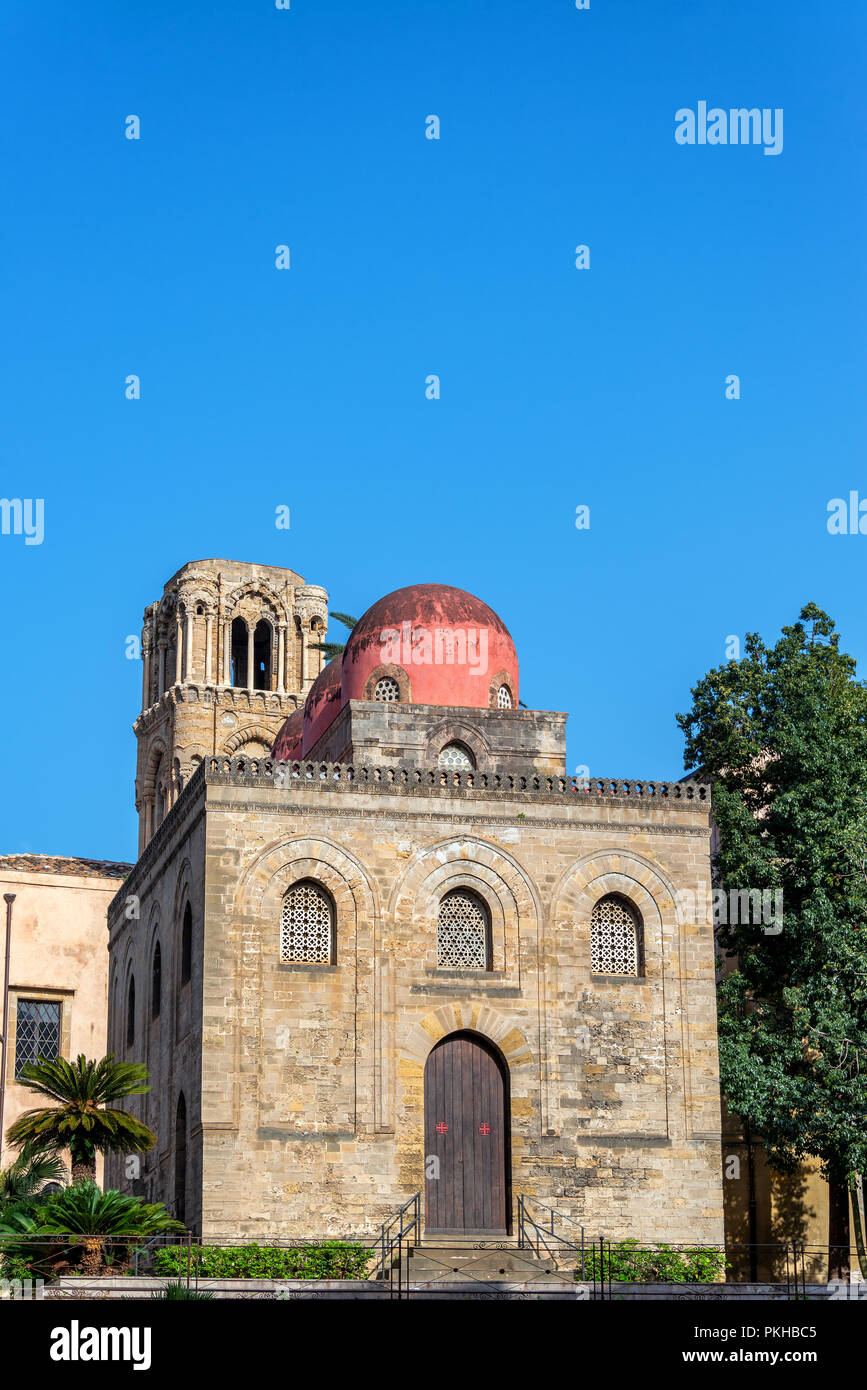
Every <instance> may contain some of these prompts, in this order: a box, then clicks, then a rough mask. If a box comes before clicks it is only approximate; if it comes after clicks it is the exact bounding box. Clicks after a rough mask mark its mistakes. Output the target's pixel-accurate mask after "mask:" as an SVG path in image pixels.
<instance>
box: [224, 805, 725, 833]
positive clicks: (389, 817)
mask: <svg viewBox="0 0 867 1390" xmlns="http://www.w3.org/2000/svg"><path fill="white" fill-rule="evenodd" d="M209 805H210V806H211V807H212V808H216V807H217V806H219V807H220V808H221V809H222V810H226V811H245V812H246V811H249V812H251V813H254V814H257V813H259V812H261V811H271V812H274V811H279V812H280V814H281V815H291V816H317V815H321V814H322V813H323V812H322V807H320V806H310V805H300V804H299V803H298V802H295V803H294V804H293V803H292V802H283V803H281V804H279V805H277V804H275V803H274V802H273V801H210V802H209ZM326 809H327V814H328V815H329V816H333V817H334V818H335V819H338V820H339V819H343V818H346V819H349V820H358V819H360V818H364V819H365V820H370V819H371V818H375V819H376V820H381V821H398V822H406V821H432V820H435V819H437V818H438V816H440V815H441V816H447V817H448V821H449V824H454V825H496V826H511V827H512V828H513V829H515V828H517V827H518V826H520V825H521V821H520V820H519V818H518V817H517V816H486V815H484V814H483V813H480V812H477V811H473V813H472V814H471V815H469V814H468V815H460V814H459V813H456V812H455V811H454V809H453V808H452V807H449V809H448V811H446V810H442V811H424V810H423V809H422V808H421V807H419V809H418V810H417V811H393V810H391V809H390V808H383V809H381V810H379V809H377V810H375V811H371V810H370V809H369V808H368V807H367V806H352V807H342V806H329V807H327V808H326ZM523 823H524V825H528V826H529V825H533V826H540V825H541V826H543V827H544V828H545V829H557V830H565V829H570V828H571V829H572V830H574V829H575V828H576V827H580V828H581V830H589V831H600V832H607V833H608V834H610V833H611V831H612V829H617V830H622V831H624V832H625V833H628V834H630V835H690V836H694V837H695V838H697V839H700V840H707V839H709V838H710V833H711V832H710V827H709V826H692V825H662V824H659V823H658V822H656V823H652V824H647V823H646V822H645V823H644V824H640V823H639V822H636V821H610V820H593V821H588V820H561V819H559V818H558V817H556V816H533V818H532V820H525V821H524V822H523Z"/></svg>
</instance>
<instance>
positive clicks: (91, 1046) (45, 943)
mask: <svg viewBox="0 0 867 1390" xmlns="http://www.w3.org/2000/svg"><path fill="white" fill-rule="evenodd" d="M131 867H132V866H131V865H130V864H115V863H104V862H102V861H99V860H89V859H71V858H64V857H54V856H50V855H4V856H2V857H0V891H2V892H3V893H14V894H15V902H14V904H13V915H12V938H11V959H10V970H9V1046H8V1047H7V1048H6V1049H5V1052H4V1054H3V1064H4V1065H5V1068H6V1100H5V1109H4V1116H3V1129H4V1132H5V1131H6V1130H8V1128H9V1126H10V1125H11V1124H13V1123H14V1121H15V1120H17V1119H18V1117H19V1115H22V1114H23V1113H24V1111H25V1110H31V1109H33V1108H34V1107H36V1106H39V1105H40V1104H42V1103H43V1102H42V1101H40V1098H39V1097H38V1096H37V1095H36V1094H35V1093H34V1092H33V1091H31V1090H29V1089H28V1088H27V1087H26V1086H23V1085H21V1084H20V1083H19V1082H16V1080H15V1072H16V1063H17V1052H18V1049H17V1018H18V1001H19V999H22V1000H34V1001H41V1002H45V1003H50V1004H52V1005H55V1006H59V1009H60V1020H61V1028H60V1055H61V1056H62V1057H65V1058H67V1059H74V1058H75V1057H77V1056H78V1054H79V1053H82V1052H83V1053H84V1054H85V1056H86V1057H89V1058H94V1059H98V1058H100V1057H102V1056H103V1055H104V1053H105V1050H106V1034H105V1027H106V1001H107V995H108V950H107V946H108V935H107V931H106V922H105V914H106V909H107V907H108V904H109V903H110V902H111V900H112V898H113V897H114V895H115V893H116V892H117V889H118V884H119V882H120V881H121V880H122V879H123V877H124V875H125V874H127V873H128V872H129V871H130V869H131ZM4 924H5V904H4V905H3V908H2V917H0V940H2V931H3V929H4ZM0 952H2V947H0ZM0 970H2V961H0ZM12 1157H13V1154H12V1151H11V1150H10V1149H9V1148H8V1146H6V1145H5V1144H4V1145H3V1160H2V1161H3V1165H4V1166H5V1164H6V1163H7V1162H10V1161H11V1159H12ZM98 1174H99V1176H100V1177H101V1175H102V1161H101V1160H99V1162H98Z"/></svg>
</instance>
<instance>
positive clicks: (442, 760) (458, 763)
mask: <svg viewBox="0 0 867 1390" xmlns="http://www.w3.org/2000/svg"><path fill="white" fill-rule="evenodd" d="M437 761H438V764H439V766H440V767H460V768H473V767H475V763H474V762H473V760H472V758H471V757H470V755H469V753H468V752H467V750H466V748H464V746H463V744H460V743H447V744H446V746H445V748H443V749H442V751H441V752H440V755H439V758H438V760H437Z"/></svg>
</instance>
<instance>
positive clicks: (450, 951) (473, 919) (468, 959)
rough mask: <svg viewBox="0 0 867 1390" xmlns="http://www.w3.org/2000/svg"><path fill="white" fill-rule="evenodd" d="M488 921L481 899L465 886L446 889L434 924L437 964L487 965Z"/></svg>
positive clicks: (453, 966) (483, 967) (460, 967)
mask: <svg viewBox="0 0 867 1390" xmlns="http://www.w3.org/2000/svg"><path fill="white" fill-rule="evenodd" d="M490 935H491V933H490V924H489V921H488V913H487V909H486V907H485V905H484V903H483V902H482V901H481V899H480V898H477V897H476V895H475V893H471V892H470V891H469V889H466V888H455V889H454V890H453V891H452V892H451V893H446V895H445V897H444V898H443V899H442V901H441V903H440V911H439V922H438V924H437V965H443V966H447V967H448V968H450V969H452V970H488V969H489V968H490V955H491V953H490Z"/></svg>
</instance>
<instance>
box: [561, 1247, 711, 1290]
mask: <svg viewBox="0 0 867 1390" xmlns="http://www.w3.org/2000/svg"><path fill="white" fill-rule="evenodd" d="M725 1267H726V1257H725V1254H724V1253H723V1251H722V1250H705V1249H702V1248H701V1247H694V1248H691V1249H686V1250H673V1249H672V1248H671V1246H670V1245H654V1246H640V1245H639V1243H638V1241H637V1240H622V1241H620V1243H619V1244H618V1245H612V1246H611V1247H610V1248H608V1249H606V1251H605V1258H604V1262H601V1261H600V1254H599V1247H598V1246H591V1247H590V1249H589V1250H588V1251H587V1252H586V1255H585V1259H584V1278H585V1280H588V1279H598V1278H599V1277H600V1269H601V1270H602V1273H603V1276H604V1278H605V1279H606V1280H607V1279H611V1280H612V1282H614V1281H616V1282H618V1283H630V1284H631V1283H635V1284H712V1283H715V1282H716V1281H717V1280H718V1279H719V1277H720V1275H721V1274H722V1273H723V1272H724V1270H725ZM575 1278H576V1279H578V1280H580V1279H581V1270H580V1268H578V1269H577V1270H576V1271H575Z"/></svg>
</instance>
